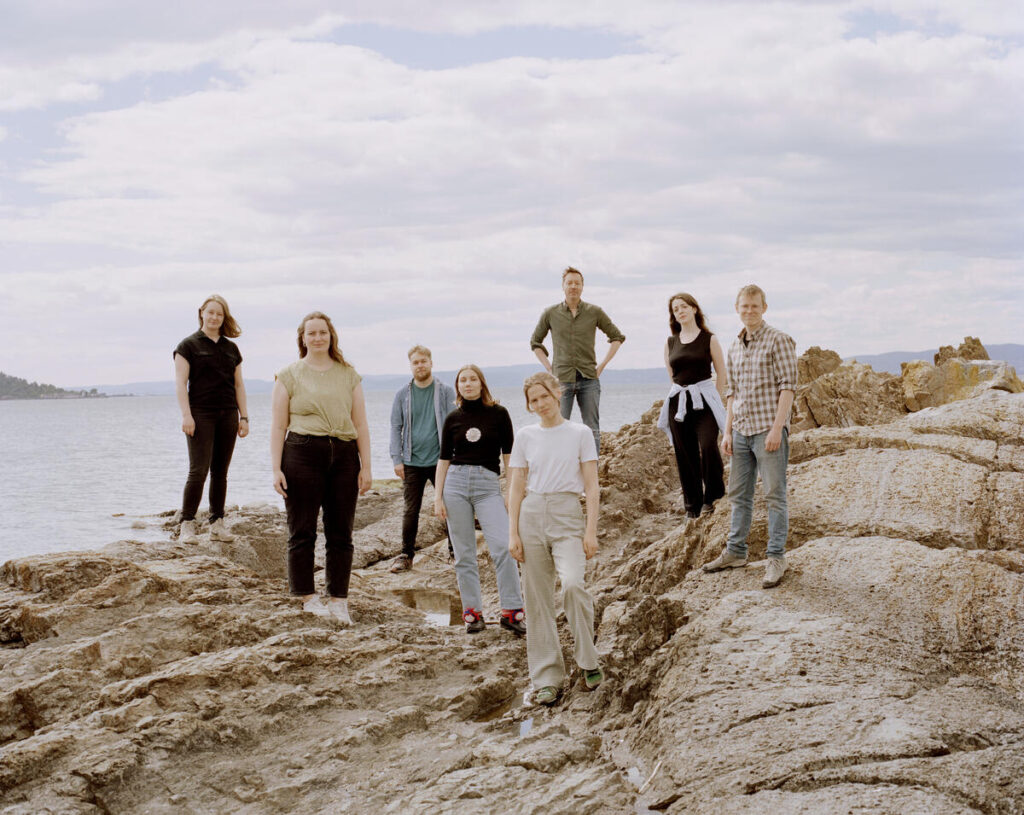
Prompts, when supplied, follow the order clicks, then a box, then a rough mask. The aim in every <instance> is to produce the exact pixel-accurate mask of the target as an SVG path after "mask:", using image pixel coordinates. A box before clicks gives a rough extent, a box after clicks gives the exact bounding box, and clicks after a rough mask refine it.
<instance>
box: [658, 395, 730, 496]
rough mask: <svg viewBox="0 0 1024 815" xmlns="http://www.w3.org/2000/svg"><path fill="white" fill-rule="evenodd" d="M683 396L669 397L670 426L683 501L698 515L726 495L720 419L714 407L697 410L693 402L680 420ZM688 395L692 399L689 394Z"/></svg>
mask: <svg viewBox="0 0 1024 815" xmlns="http://www.w3.org/2000/svg"><path fill="white" fill-rule="evenodd" d="M681 395H682V394H676V395H675V396H673V397H672V398H671V399H669V402H668V411H669V413H668V415H669V421H668V426H669V430H670V431H671V433H672V443H673V444H672V446H673V447H674V449H675V454H676V467H677V468H678V469H679V484H680V486H681V487H682V488H683V503H684V504H685V506H686V511H687V512H689V513H691V514H694V515H696V514H698V513H699V512H700V510H701V507H702V506H703V505H704V504H713V503H714V502H715V501H717V500H718V499H719V498H721V497H722V496H723V495H725V482H724V481H723V480H722V454H721V453H719V452H718V422H716V421H715V414H714V413H712V412H711V409H710V408H708V407H704V408H702V409H701V410H694V409H693V406H692V403H690V402H689V401H688V407H689V410H687V411H686V418H685V419H684V420H683V421H681V422H677V421H676V420H675V415H676V410H677V408H678V406H679V397H680V396H681ZM686 398H687V400H689V399H690V396H689V394H686Z"/></svg>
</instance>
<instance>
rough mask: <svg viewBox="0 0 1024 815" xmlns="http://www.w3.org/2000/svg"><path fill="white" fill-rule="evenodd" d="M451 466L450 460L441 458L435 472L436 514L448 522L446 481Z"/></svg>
mask: <svg viewBox="0 0 1024 815" xmlns="http://www.w3.org/2000/svg"><path fill="white" fill-rule="evenodd" d="M450 466H451V461H450V460H448V459H443V458H439V459H438V460H437V470H436V471H435V472H434V514H435V515H436V516H437V517H438V518H440V519H441V520H442V521H447V520H448V510H447V509H446V508H445V505H444V479H445V477H446V476H447V475H448V468H449V467H450Z"/></svg>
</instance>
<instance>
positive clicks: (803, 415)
mask: <svg viewBox="0 0 1024 815" xmlns="http://www.w3.org/2000/svg"><path fill="white" fill-rule="evenodd" d="M797 366H798V369H799V377H798V379H799V384H798V387H797V392H796V398H795V400H794V417H793V426H792V429H793V432H794V433H795V432H799V431H801V430H809V429H811V428H814V427H852V426H854V425H874V424H884V423H886V422H891V421H894V420H895V419H898V418H900V417H901V416H905V415H906V414H907V413H912V412H914V411H918V410H921V409H922V408H926V407H938V406H939V405H945V404H947V403H949V402H955V401H958V400H961V399H970V398H971V397H973V396H978V395H980V394H982V393H984V392H985V391H987V390H1001V391H1006V392H1008V393H1021V392H1022V391H1024V383H1022V382H1021V381H1020V380H1019V379H1018V378H1017V374H1016V372H1015V371H1014V369H1013V367H1012V366H1010V365H1007V364H1006V363H1005V362H991V361H988V352H987V351H986V350H985V347H984V346H983V345H982V344H981V341H980V340H978V339H977V338H975V337H965V338H964V342H963V343H962V344H961V345H960V347H959V348H958V349H957V350H956V351H954V350H953V348H952V346H948V345H944V346H942V348H941V349H940V351H939V353H938V354H936V355H935V364H934V365H932V364H930V363H928V362H925V361H924V360H917V361H914V362H904V363H903V364H902V366H901V368H902V371H901V374H900V376H893V375H892V374H889V373H886V372H884V371H881V372H879V371H875V370H874V369H872V368H871V366H869V365H862V364H860V363H858V362H857V361H856V360H854V361H851V362H848V363H842V364H839V355H838V354H836V353H835V352H834V351H822V350H821V349H820V348H818V347H817V346H814V347H812V348H809V349H808V350H807V351H806V352H805V353H804V354H802V355H801V356H800V359H799V360H797Z"/></svg>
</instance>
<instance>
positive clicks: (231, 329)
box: [199, 294, 242, 339]
mask: <svg viewBox="0 0 1024 815" xmlns="http://www.w3.org/2000/svg"><path fill="white" fill-rule="evenodd" d="M210 302H213V303H217V304H219V305H220V307H221V308H222V309H224V322H222V323H221V324H220V336H222V337H230V338H231V339H234V338H235V337H238V336H241V334H242V329H241V328H239V327H238V323H237V322H235V318H234V317H232V316H231V309H229V308H228V301H227V300H225V299H224V298H223V297H221V296H220V295H219V294H211V295H210V296H209V297H207V298H206V299H205V300H203V304H202V305H201V306H200V307H199V327H200V328H202V327H203V309H204V308H206V305H207V303H210Z"/></svg>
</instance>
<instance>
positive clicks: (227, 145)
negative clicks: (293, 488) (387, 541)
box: [0, 0, 1024, 387]
mask: <svg viewBox="0 0 1024 815" xmlns="http://www.w3.org/2000/svg"><path fill="white" fill-rule="evenodd" d="M0 19H2V20H3V24H2V25H0V370H3V371H4V372H6V373H9V374H13V375H15V376H22V377H25V378H27V379H30V380H34V381H40V382H49V383H53V384H57V385H62V386H66V387H67V386H76V385H77V386H83V385H97V384H115V383H123V382H133V381H147V380H160V379H170V378H171V377H172V359H171V352H172V350H173V348H174V346H175V345H176V344H177V343H178V341H179V340H180V339H182V338H183V337H184V336H186V335H187V334H189V333H191V332H192V331H194V330H195V329H196V328H197V327H198V321H197V316H196V314H197V310H198V307H199V305H200V303H201V302H202V301H203V300H204V299H205V298H206V296H207V295H208V294H210V293H213V292H216V293H219V294H221V295H223V296H224V297H225V298H226V299H227V300H228V303H229V304H230V307H231V310H232V312H233V313H234V315H235V317H236V318H237V320H238V322H239V324H240V325H241V327H242V330H243V334H242V336H241V337H240V338H239V339H238V344H239V346H240V348H241V350H242V353H243V356H244V358H245V362H244V365H243V369H244V370H245V374H246V376H247V377H251V378H264V379H269V378H272V376H273V374H274V372H275V371H276V370H278V369H279V368H281V367H282V366H283V365H285V364H287V363H289V362H291V361H292V360H293V359H294V358H295V356H296V353H297V351H296V346H295V331H296V327H297V325H298V323H299V321H300V319H301V318H302V316H303V315H304V314H306V313H307V312H309V311H312V310H322V311H324V312H326V313H327V314H329V315H330V316H331V317H332V319H333V320H334V323H335V325H336V326H337V327H338V330H339V333H340V335H341V345H342V348H343V350H344V352H345V355H346V357H347V358H348V359H350V360H351V361H352V362H353V363H354V364H355V365H356V367H357V369H358V370H360V371H361V372H362V373H395V372H401V371H403V370H405V369H406V364H407V363H406V350H407V349H408V348H409V347H410V346H411V345H413V344H416V343H423V344H425V345H427V346H429V347H431V348H432V349H433V351H434V361H435V364H436V365H437V366H438V367H439V368H443V369H451V368H455V367H457V366H458V365H460V364H462V363H464V362H471V361H472V362H476V363H478V364H480V365H481V366H483V367H484V369H485V370H486V367H487V366H489V365H512V364H520V363H525V362H531V361H532V360H533V356H532V354H531V351H530V347H529V336H530V333H531V332H532V330H533V327H534V325H535V324H536V320H537V318H538V316H539V314H540V311H541V310H542V309H543V308H544V307H545V306H547V305H550V304H552V303H555V302H558V301H559V300H560V299H561V289H560V279H561V270H562V269H563V268H565V267H566V266H567V265H572V266H575V267H577V268H579V269H580V270H582V271H583V273H584V275H585V289H584V293H583V297H584V300H587V301H589V302H593V303H596V304H598V305H600V306H602V307H603V308H604V309H605V310H606V311H607V312H608V313H609V315H610V316H611V318H612V319H613V321H614V322H615V323H616V324H617V325H618V326H619V328H620V329H622V331H623V332H624V333H625V334H626V337H627V339H626V343H625V344H624V345H623V347H622V349H621V351H620V352H619V355H618V357H617V358H616V360H615V361H614V363H613V365H614V366H616V367H623V368H626V367H629V368H651V367H657V366H659V365H660V364H661V359H662V350H663V347H664V343H665V338H666V336H667V333H668V327H667V319H668V310H667V303H668V298H669V296H670V295H671V294H673V293H675V292H678V291H687V292H690V293H691V294H693V295H694V296H695V297H696V298H697V299H698V301H699V302H700V303H701V305H702V307H703V309H704V311H705V312H706V314H707V316H708V319H709V321H710V323H711V327H712V330H714V331H716V332H717V333H719V334H720V336H722V337H723V338H725V339H728V338H730V337H731V336H732V335H733V334H735V333H736V332H737V331H738V330H739V321H738V318H737V316H736V314H735V311H734V310H733V303H734V300H735V296H736V292H737V290H738V289H739V288H740V287H741V286H743V285H745V284H747V283H752V282H753V283H757V284H759V285H760V286H761V287H762V288H764V289H765V290H766V292H767V294H768V311H767V313H766V319H767V321H768V322H769V323H771V324H772V325H774V326H776V327H778V328H781V329H783V330H785V331H787V332H788V333H790V334H791V335H792V336H793V337H794V339H795V340H796V343H797V347H798V350H801V351H802V350H804V349H806V348H807V347H809V346H812V345H818V346H821V347H825V348H831V349H834V350H836V351H838V352H839V353H840V354H841V355H843V356H844V357H848V356H854V355H856V354H873V353H881V352H885V351H893V350H919V349H925V348H930V347H937V346H938V345H940V344H954V345H955V344H957V343H959V342H960V340H961V339H962V338H963V337H964V336H966V335H972V336H980V337H981V339H982V341H983V342H986V343H990V344H994V343H1004V342H1024V332H1022V330H1021V325H1022V323H1024V261H1022V257H1024V253H1022V244H1024V228H1022V227H1024V223H1022V221H1024V218H1022V215H1024V193H1022V190H1024V161H1022V150H1024V138H1022V137H1024V11H1022V10H1021V8H1020V7H1019V5H1017V4H1013V3H1005V2H1003V1H1002V0H996V1H995V2H993V1H992V0H972V2H970V3H967V2H963V0H950V1H949V2H943V1H942V0H939V1H938V2H924V0H877V1H876V2H828V1H827V0H823V1H820V2H768V1H767V0H757V1H756V2H729V0H714V2H711V1H710V0H708V1H707V2H689V1H688V0H669V1H668V2H647V1H646V0H630V1H629V2H621V0H591V1H590V2H587V3H580V2H576V1H575V0H574V1H573V2H558V1H557V0H524V2H514V0H510V1H509V2H505V3H501V4H497V3H480V2H479V0H435V2H432V3H429V4H428V3H422V2H412V0H373V2H368V1H367V2H361V1H360V0H352V1H351V2H326V1H325V0H291V1H290V2H288V3H281V2H280V1H279V0H274V1H273V2H270V1H269V0H245V1H244V2H242V0H217V2H209V0H203V1H202V2H197V1H196V0H179V2H177V3H175V4H166V3H159V4H158V3H138V2H130V1H129V0H89V2H86V1H85V0H0ZM598 345H599V353H602V352H603V347H604V343H603V338H600V339H599V343H598Z"/></svg>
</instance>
